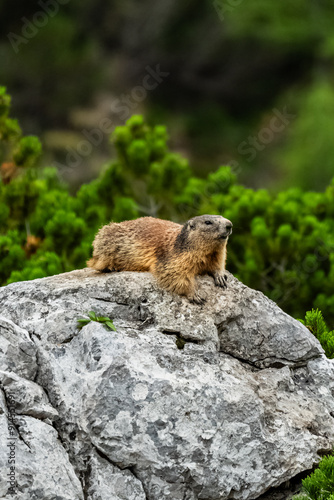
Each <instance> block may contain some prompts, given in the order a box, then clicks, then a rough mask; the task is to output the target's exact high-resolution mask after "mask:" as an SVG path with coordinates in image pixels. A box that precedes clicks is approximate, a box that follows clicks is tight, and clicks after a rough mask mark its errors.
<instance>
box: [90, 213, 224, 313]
mask: <svg viewBox="0 0 334 500" xmlns="http://www.w3.org/2000/svg"><path fill="white" fill-rule="evenodd" d="M231 233H232V222H230V221H229V220H228V219H225V218H224V217H221V216H220V215H200V216H199V217H193V218H192V219H190V220H188V221H187V222H186V223H185V224H184V225H183V226H182V225H181V224H176V223H175V222H170V221H167V220H162V219H156V218H154V217H141V218H139V219H136V220H129V221H124V222H120V223H113V222H111V223H110V224H108V225H106V226H103V227H102V228H101V229H100V230H99V232H98V233H97V235H96V237H95V240H94V242H93V247H94V251H93V257H92V258H91V259H90V260H89V261H88V262H87V265H88V266H89V267H92V268H93V269H96V270H97V271H101V272H107V271H149V272H151V273H152V274H153V275H154V276H155V277H156V279H157V281H158V283H159V285H160V286H161V287H162V288H165V289H166V290H169V291H171V292H175V293H178V294H180V295H186V296H187V297H188V299H189V300H190V301H192V302H196V303H197V304H201V303H203V302H204V301H205V297H204V296H202V295H201V294H200V293H199V291H198V289H197V286H196V282H195V276H197V275H203V274H209V275H211V276H212V277H213V279H214V282H215V284H216V285H217V286H221V287H223V288H224V287H226V281H227V276H226V275H225V274H224V271H225V261H226V245H227V240H228V237H229V235H230V234H231Z"/></svg>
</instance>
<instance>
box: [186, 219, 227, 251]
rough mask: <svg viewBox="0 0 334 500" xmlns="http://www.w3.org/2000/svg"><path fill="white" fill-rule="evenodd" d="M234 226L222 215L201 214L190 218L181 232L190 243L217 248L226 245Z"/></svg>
mask: <svg viewBox="0 0 334 500" xmlns="http://www.w3.org/2000/svg"><path fill="white" fill-rule="evenodd" d="M232 226H233V224H232V222H231V221H230V220H228V219H225V218H224V217H222V216H221V215H199V216H198V217H193V218H192V219H189V220H188V222H186V223H185V224H184V226H183V228H182V231H181V233H183V234H182V236H183V239H184V240H185V241H186V242H187V243H188V245H189V244H190V245H191V244H192V243H193V244H194V245H202V246H203V245H204V246H206V247H209V248H215V247H218V246H220V245H226V243H227V239H228V237H229V235H230V234H231V233H232ZM191 246H192V245H191Z"/></svg>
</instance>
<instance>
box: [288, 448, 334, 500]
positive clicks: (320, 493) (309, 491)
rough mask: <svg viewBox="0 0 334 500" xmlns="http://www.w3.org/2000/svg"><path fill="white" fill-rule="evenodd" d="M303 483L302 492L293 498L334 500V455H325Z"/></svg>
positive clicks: (300, 499)
mask: <svg viewBox="0 0 334 500" xmlns="http://www.w3.org/2000/svg"><path fill="white" fill-rule="evenodd" d="M302 484H303V489H302V493H301V494H300V495H295V496H294V497H293V500H334V456H332V455H329V456H326V457H324V458H323V459H322V460H321V462H320V463H319V468H317V469H316V470H315V471H314V472H313V473H312V474H310V475H309V476H308V477H307V478H306V479H304V480H303V481H302Z"/></svg>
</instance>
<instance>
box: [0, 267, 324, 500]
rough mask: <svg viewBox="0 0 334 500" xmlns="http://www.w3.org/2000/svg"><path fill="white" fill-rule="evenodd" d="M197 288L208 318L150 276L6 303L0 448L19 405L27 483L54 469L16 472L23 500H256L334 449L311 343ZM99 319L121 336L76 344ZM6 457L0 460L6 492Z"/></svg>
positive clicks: (291, 325) (269, 318)
mask: <svg viewBox="0 0 334 500" xmlns="http://www.w3.org/2000/svg"><path fill="white" fill-rule="evenodd" d="M199 282H200V287H201V288H203V289H204V290H206V292H207V294H208V302H207V303H206V304H205V305H204V306H198V305H193V304H190V303H189V302H188V301H187V299H186V298H183V297H179V296H173V295H171V294H169V293H167V292H165V291H162V290H160V289H158V288H157V287H156V284H155V282H154V280H153V278H152V276H151V275H150V274H147V273H130V272H127V273H112V274H99V273H96V272H95V271H92V270H88V269H84V270H82V271H73V272H71V273H66V274H63V275H59V276H54V277H51V278H45V279H41V280H35V281H32V282H24V283H14V284H12V285H9V286H7V287H4V288H2V289H0V311H1V314H2V316H3V317H4V319H3V323H1V322H0V327H1V325H2V324H5V325H6V329H5V333H3V332H2V330H1V328H0V342H1V338H2V337H1V336H3V337H4V338H5V339H6V343H5V344H1V343H0V356H1V357H0V359H1V361H2V366H1V368H2V369H3V371H2V372H0V381H1V387H2V392H3V411H2V414H0V417H1V418H2V419H3V420H4V421H7V424H6V423H5V424H4V427H3V429H2V431H3V433H2V434H1V435H6V432H7V433H8V431H6V425H8V418H9V417H10V415H8V409H7V406H6V398H7V399H8V398H10V400H11V401H14V403H13V404H14V407H15V408H16V410H15V418H14V420H15V422H16V424H15V425H16V426H17V429H18V430H17V432H18V433H20V434H21V438H22V440H23V442H22V443H21V440H20V439H19V445H20V449H21V448H22V450H23V451H24V452H25V453H30V455H31V461H30V469H29V471H33V470H34V467H35V468H36V467H39V460H40V458H39V457H40V456H46V455H47V456H48V459H49V462H48V461H46V462H45V466H44V469H43V470H44V471H45V470H46V471H47V472H48V474H46V473H45V478H44V476H43V475H42V476H38V475H36V480H34V476H33V472H31V475H30V476H29V474H30V472H29V473H27V472H26V468H25V467H26V465H25V464H26V462H25V459H24V458H22V459H21V458H20V460H19V459H18V462H17V481H18V491H19V492H20V495H21V496H18V497H17V498H19V499H20V500H21V499H22V500H23V499H24V500H25V499H27V500H28V499H29V500H30V499H31V498H36V499H38V498H41V499H44V500H46V499H49V498H50V500H51V498H52V499H57V500H62V499H65V498H66V499H67V498H71V499H72V500H73V499H76V498H87V499H88V500H134V499H138V500H144V499H146V498H147V499H149V500H199V499H205V500H218V499H227V498H235V499H240V500H248V499H254V498H257V497H258V496H260V495H261V494H263V493H264V492H265V491H267V490H268V489H269V488H271V487H273V486H278V485H280V484H282V483H284V482H285V481H287V480H289V479H290V478H293V477H294V476H296V475H297V474H299V473H300V472H302V471H305V470H308V469H310V468H312V467H313V465H314V464H316V463H317V462H318V461H319V453H323V452H325V451H330V450H331V449H332V447H333V445H334V426H333V423H334V418H333V416H334V399H333V393H334V365H333V362H332V361H330V360H328V359H326V358H325V356H324V354H323V350H322V348H321V346H320V344H319V343H318V341H317V340H316V339H315V338H314V337H313V335H312V334H311V333H310V332H309V331H308V330H307V329H306V328H305V327H304V326H303V325H302V324H301V323H299V322H298V321H296V320H294V319H293V318H291V317H289V316H288V315H286V314H285V313H284V312H283V311H281V310H280V309H279V308H278V307H277V306H276V305H275V304H274V303H273V302H272V301H270V300H269V299H267V298H266V297H265V296H264V295H263V294H262V293H260V292H256V291H254V290H251V289H249V288H247V287H245V286H244V285H243V284H241V283H240V282H238V281H237V280H236V279H235V278H233V276H231V275H229V287H228V289H227V290H221V289H217V288H215V287H214V285H213V281H212V279H210V278H208V277H204V278H201V279H200V280H199ZM91 310H94V311H95V312H96V313H97V314H98V315H101V316H109V317H111V318H113V320H114V324H115V326H116V328H117V332H113V331H108V330H107V329H106V328H105V327H104V326H103V325H102V324H99V323H96V322H91V323H89V324H88V325H87V326H85V327H84V328H83V329H82V330H80V331H79V330H78V328H77V319H78V318H80V317H83V316H85V315H86V313H87V312H88V311H91ZM4 342H5V341H4ZM22 342H25V343H26V344H25V351H27V345H29V348H28V351H29V353H30V358H29V359H31V367H32V368H31V369H30V371H29V369H28V363H27V360H26V358H25V357H24V356H26V354H24V356H23V354H22V355H21V350H20V345H21V344H22ZM2 345H6V346H7V348H6V349H2V348H1V346H2ZM20 356H21V357H20ZM16 358H17V359H18V361H16ZM22 422H24V424H22ZM29 426H30V427H29ZM46 428H47V429H48V432H46V431H45V429H46ZM27 429H28V430H27ZM44 435H45V436H48V438H47V439H45V440H43V436H44ZM57 437H58V438H59V439H57ZM25 442H26V443H27V444H25ZM32 445H33V446H32ZM27 446H30V448H31V449H30V451H29V452H28V451H27V449H26V448H27ZM52 446H54V449H51V447H52ZM6 453H7V451H6V448H5V446H4V445H3V444H0V457H2V458H1V462H0V466H1V470H2V472H3V474H1V476H2V477H5V472H6V469H7V468H8V465H7V464H6ZM22 456H23V455H22ZM52 457H53V458H54V460H53V458H52ZM55 461H57V463H58V467H59V468H58V469H57V470H54V467H55V463H54V462H55ZM64 468H65V470H66V471H67V474H63V475H61V474H60V471H64ZM49 476H50V478H51V479H49V480H48V479H47V478H48V477H49ZM26 477H30V478H31V479H30V480H29V481H28V480H26ZM41 477H43V478H44V479H43V481H45V484H44V486H43V487H44V490H43V491H42V490H41V492H40V493H35V492H36V491H39V489H38V488H40V482H41ZM43 481H42V482H43ZM55 481H56V482H55ZM0 485H1V483H0ZM1 487H2V486H1ZM0 491H1V494H2V496H1V495H0V498H5V496H3V495H4V493H3V492H4V491H5V489H2V490H1V489H0ZM52 491H53V496H52V493H51V492H52ZM38 494H40V496H38ZM66 494H67V495H70V496H69V497H68V496H66ZM33 495H35V496H33ZM36 495H37V496H36ZM50 495H51V496H50Z"/></svg>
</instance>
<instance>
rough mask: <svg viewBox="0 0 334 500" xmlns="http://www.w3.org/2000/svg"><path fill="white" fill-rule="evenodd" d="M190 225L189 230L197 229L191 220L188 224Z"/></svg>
mask: <svg viewBox="0 0 334 500" xmlns="http://www.w3.org/2000/svg"><path fill="white" fill-rule="evenodd" d="M188 225H189V228H190V229H195V222H194V221H192V220H190V221H189V222H188Z"/></svg>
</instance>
